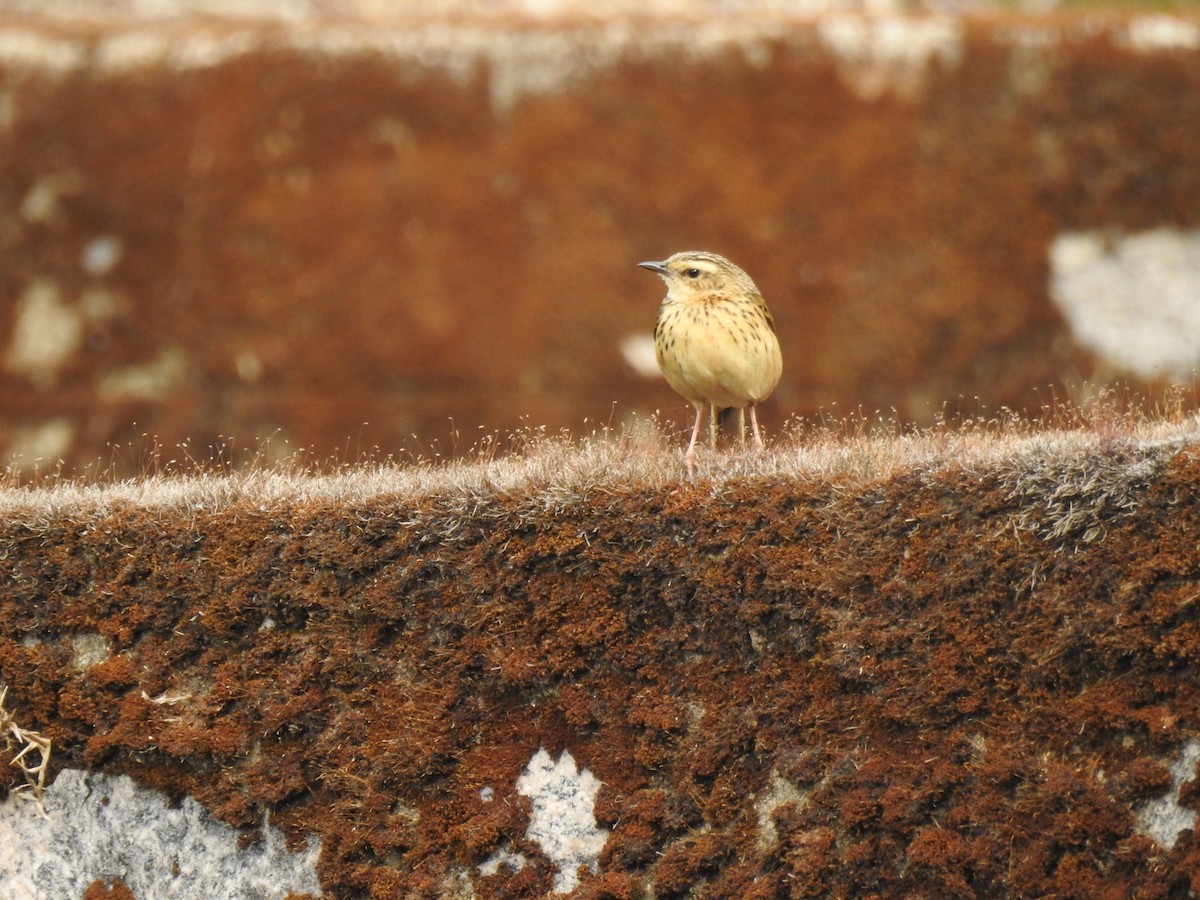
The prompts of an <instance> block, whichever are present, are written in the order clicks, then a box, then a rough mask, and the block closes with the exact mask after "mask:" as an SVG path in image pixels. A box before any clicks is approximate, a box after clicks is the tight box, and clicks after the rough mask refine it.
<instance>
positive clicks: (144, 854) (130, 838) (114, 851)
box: [0, 769, 321, 900]
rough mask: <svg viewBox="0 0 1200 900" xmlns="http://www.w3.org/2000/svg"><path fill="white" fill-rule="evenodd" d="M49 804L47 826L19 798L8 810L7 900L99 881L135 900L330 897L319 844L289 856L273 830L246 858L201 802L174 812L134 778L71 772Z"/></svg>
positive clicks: (63, 893)
mask: <svg viewBox="0 0 1200 900" xmlns="http://www.w3.org/2000/svg"><path fill="white" fill-rule="evenodd" d="M44 804H45V813H46V814H45V817H42V816H40V815H38V814H37V813H36V811H35V810H33V809H31V808H30V805H29V804H25V803H20V802H18V801H17V800H15V799H13V798H10V799H8V800H6V801H4V802H3V803H0V833H2V834H4V835H5V839H4V840H3V841H0V883H3V884H4V885H6V890H5V896H6V897H20V898H26V897H28V898H43V897H45V898H50V897H81V896H83V893H84V891H85V890H86V889H87V887H88V885H90V884H91V883H92V882H93V881H96V880H97V879H102V880H106V881H108V880H113V879H120V880H121V881H122V882H123V883H124V884H125V885H126V886H127V887H128V888H129V890H130V891H131V892H132V893H133V895H134V896H135V897H173V898H176V900H193V898H194V900H208V898H210V897H213V896H216V895H218V894H219V895H220V896H223V897H258V898H264V900H266V898H276V897H278V898H283V897H285V896H287V895H288V894H289V893H310V894H314V895H320V893H321V886H320V883H319V882H318V880H317V874H316V861H317V856H318V855H319V853H320V845H319V843H318V842H317V841H316V840H315V839H312V838H310V839H309V841H308V846H307V849H306V850H305V851H304V852H302V853H289V852H288V851H287V848H286V847H285V846H284V840H283V835H282V834H281V833H280V832H279V831H278V830H277V829H275V828H272V827H270V826H266V827H264V828H263V841H262V843H261V844H259V845H257V846H253V847H249V848H247V849H244V850H241V849H238V846H237V838H238V832H237V831H236V829H233V828H231V827H229V826H228V825H224V824H222V823H220V822H217V821H216V820H215V819H213V818H212V817H211V816H210V815H209V814H208V813H207V812H206V811H205V810H204V808H203V807H202V806H200V804H199V803H197V802H196V801H195V800H192V799H191V798H185V799H184V801H183V803H182V804H180V805H179V807H178V808H175V809H172V808H170V807H168V805H167V801H166V798H165V797H164V796H163V795H162V794H160V793H158V792H157V791H152V790H149V789H147V788H142V787H139V786H138V785H137V784H135V783H134V782H133V781H132V780H131V779H129V778H126V777H125V776H113V775H104V774H101V773H92V774H88V773H87V772H82V771H79V770H75V769H67V770H65V771H63V772H61V773H60V774H59V776H58V778H57V779H56V780H55V781H54V783H53V784H52V785H50V786H49V787H48V788H46V791H45V797H44ZM214 891H215V892H216V893H214Z"/></svg>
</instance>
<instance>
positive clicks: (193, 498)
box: [0, 411, 1200, 541]
mask: <svg viewBox="0 0 1200 900" xmlns="http://www.w3.org/2000/svg"><path fill="white" fill-rule="evenodd" d="M1056 418H1057V420H1058V421H1060V422H1062V421H1063V420H1064V419H1065V420H1066V423H1065V425H1060V426H1058V427H1047V426H1046V425H1045V424H1044V423H1040V422H1033V421H1029V420H1024V419H1020V418H1019V417H1017V416H1015V415H1011V414H1007V413H1005V414H1002V415H998V416H995V417H992V418H989V419H983V418H975V419H968V420H964V421H961V422H957V423H955V424H953V425H948V424H940V425H937V426H934V427H931V428H927V429H912V428H905V427H903V426H900V425H898V424H897V423H896V422H895V421H893V420H889V419H886V418H884V417H882V416H876V417H874V418H865V417H852V418H848V419H844V420H840V421H836V422H830V421H825V422H822V423H820V424H818V425H811V424H793V425H792V426H791V427H789V428H788V429H787V430H786V431H785V433H784V434H783V435H782V436H780V437H779V438H778V439H777V440H775V441H774V442H772V444H771V445H770V446H769V448H768V451H767V452H765V453H744V452H740V451H738V450H736V449H734V450H726V451H722V452H718V453H717V454H715V455H714V454H712V453H710V452H701V453H700V454H699V455H698V460H697V470H698V475H699V477H698V479H697V481H696V483H695V484H694V485H689V483H688V481H687V477H686V467H685V465H684V458H683V442H682V441H681V440H680V436H679V434H678V433H674V432H673V431H671V430H670V429H669V428H667V427H665V426H663V425H662V424H661V423H660V422H659V421H658V420H656V419H649V420H638V421H634V422H633V423H631V424H629V425H626V426H624V427H623V428H620V429H612V428H603V429H600V430H598V431H596V432H593V433H592V434H589V435H586V436H583V437H578V438H577V437H572V436H570V435H567V434H558V435H547V434H545V433H544V432H541V431H538V430H531V431H527V432H524V433H521V434H518V435H515V436H510V437H509V438H508V440H507V445H508V446H511V447H513V448H514V449H512V450H510V451H507V452H500V451H499V450H498V449H497V448H499V447H500V446H501V441H500V440H499V439H491V440H488V439H485V440H484V441H482V442H480V444H478V445H477V446H476V447H475V448H474V449H473V450H472V452H471V453H470V454H469V455H468V456H467V457H465V458H462V459H453V460H432V461H430V460H422V459H419V458H418V459H414V460H413V461H412V462H409V463H403V464H402V463H398V462H395V461H394V460H391V459H389V460H387V461H385V462H382V463H359V464H338V465H309V464H305V463H303V462H298V461H296V459H294V458H293V459H290V460H284V461H282V462H274V463H269V462H259V463H255V464H252V465H249V466H246V467H243V468H232V467H230V466H228V465H226V464H223V463H220V464H218V463H214V464H212V465H206V464H204V463H202V462H199V463H198V462H195V461H194V460H191V459H189V460H188V464H187V465H186V466H180V467H178V468H171V469H168V470H166V471H161V472H157V473H155V474H150V475H148V476H145V477H141V478H133V479H126V480H103V479H101V480H84V479H70V478H60V477H58V476H55V477H52V478H43V479H41V480H38V481H35V482H33V483H20V482H19V481H18V479H17V477H16V476H14V475H10V476H9V477H8V481H7V484H4V483H2V482H0V515H2V516H5V517H6V518H8V519H9V520H10V521H20V522H23V523H25V524H26V525H28V526H30V527H34V528H36V527H37V526H38V525H39V523H41V524H45V523H48V522H50V521H54V520H59V519H62V518H64V517H65V518H67V519H78V518H81V517H91V516H96V515H103V514H105V513H107V512H109V511H112V510H115V509H119V508H123V507H129V506H136V507H138V508H141V509H145V510H150V511H155V510H158V511H161V512H164V513H171V514H177V513H179V512H183V513H184V514H188V513H191V514H200V513H204V512H208V511H214V510H221V509H230V508H235V509H239V510H245V511H247V512H257V513H270V512H271V511H272V510H277V509H280V508H282V507H286V506H296V505H305V504H309V503H327V502H336V503H347V504H362V503H365V502H372V503H381V502H382V503H395V504H397V505H416V506H418V507H421V508H427V507H429V506H431V505H432V506H436V507H437V508H438V510H439V512H440V513H442V514H444V515H454V514H456V513H463V514H468V513H474V512H478V511H479V509H480V508H482V507H483V506H485V505H486V504H488V503H490V502H491V501H493V500H495V499H496V498H499V497H507V498H512V497H518V498H520V499H522V500H523V501H525V502H524V503H523V504H522V505H524V506H527V507H528V508H529V511H530V512H531V513H532V512H545V511H551V512H552V511H555V510H557V509H562V508H564V507H565V506H567V505H570V504H572V503H576V502H578V501H579V500H581V499H582V498H585V497H587V496H590V495H593V494H595V493H597V492H605V493H615V492H622V493H626V492H629V491H637V490H663V489H694V490H706V491H710V492H711V493H712V494H713V495H714V496H715V495H719V494H720V493H721V492H722V490H723V489H724V488H725V487H726V486H728V485H730V484H732V483H735V482H742V481H745V480H755V479H765V480H769V481H773V482H778V481H781V480H798V481H807V482H812V481H838V482H841V483H843V484H847V485H854V484H860V485H861V484H865V483H868V482H873V481H879V480H884V479H889V478H892V477H895V476H897V475H900V474H905V473H917V474H919V475H922V476H929V477H932V476H935V475H936V474H937V473H938V472H941V471H947V470H954V471H968V472H972V473H979V474H983V473H985V472H990V473H992V474H993V475H995V476H996V477H998V478H1000V479H1001V481H1002V482H1003V483H1004V484H1005V485H1006V486H1007V487H1008V489H1009V491H1010V493H1011V496H1012V497H1014V498H1016V499H1025V500H1029V501H1030V503H1034V504H1042V505H1043V506H1044V509H1043V511H1042V512H1041V513H1037V514H1035V513H1034V512H1033V511H1031V512H1030V514H1029V516H1028V518H1027V520H1026V521H1025V523H1024V524H1025V526H1026V527H1027V529H1028V530H1029V531H1031V532H1035V533H1037V534H1039V535H1041V536H1043V537H1046V538H1048V539H1052V540H1056V541H1071V540H1074V541H1088V540H1091V539H1093V538H1094V537H1095V535H1096V534H1097V532H1096V531H1095V529H1096V528H1097V527H1098V526H1097V522H1098V521H1099V520H1100V519H1101V518H1103V517H1104V515H1105V514H1108V513H1114V512H1115V513H1119V512H1120V511H1121V510H1122V509H1125V508H1127V507H1128V505H1129V504H1130V503H1131V502H1132V500H1131V499H1130V498H1131V497H1132V490H1133V488H1134V487H1136V485H1137V484H1139V483H1142V482H1144V480H1145V479H1146V478H1147V477H1148V476H1149V475H1150V474H1152V473H1153V470H1154V468H1155V467H1156V462H1155V461H1156V460H1160V459H1164V458H1166V456H1167V455H1169V454H1170V453H1173V452H1176V451H1178V450H1179V449H1183V448H1184V447H1186V446H1189V445H1193V444H1196V443H1197V442H1198V440H1200V427H1198V421H1200V420H1198V418H1197V416H1196V415H1195V414H1186V415H1185V414H1182V413H1180V414H1177V415H1172V416H1160V417H1155V418H1151V417H1149V416H1145V415H1140V414H1136V415H1135V414H1127V413H1125V412H1120V413H1119V414H1116V415H1114V414H1111V411H1101V413H1088V414H1085V413H1084V412H1080V411H1072V413H1071V416H1070V417H1064V416H1063V415H1062V414H1061V413H1057V414H1056Z"/></svg>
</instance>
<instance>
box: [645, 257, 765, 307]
mask: <svg viewBox="0 0 1200 900" xmlns="http://www.w3.org/2000/svg"><path fill="white" fill-rule="evenodd" d="M638 265H639V266H641V267H642V268H643V269H649V270H650V271H651V272H653V273H654V274H655V275H657V276H658V277H659V278H661V279H662V280H663V281H665V282H666V283H667V299H668V300H686V299H688V298H689V297H696V296H702V295H705V294H712V293H718V292H726V293H736V294H745V293H753V294H757V293H758V288H757V287H755V285H754V282H753V281H751V280H750V276H749V275H747V274H746V273H745V272H743V271H742V270H741V269H739V268H738V267H737V266H735V265H734V264H733V263H731V262H730V261H729V260H727V259H726V258H725V257H723V256H718V255H717V254H715V253H704V252H702V251H698V250H685V251H683V252H682V253H676V254H675V255H674V256H669V257H667V258H666V259H664V260H663V261H662V262H642V263H638Z"/></svg>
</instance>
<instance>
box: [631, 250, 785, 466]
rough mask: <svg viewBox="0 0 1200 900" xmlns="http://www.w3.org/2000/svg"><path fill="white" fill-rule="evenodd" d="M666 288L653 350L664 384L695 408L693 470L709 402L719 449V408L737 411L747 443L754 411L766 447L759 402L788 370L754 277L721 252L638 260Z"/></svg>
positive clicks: (754, 426)
mask: <svg viewBox="0 0 1200 900" xmlns="http://www.w3.org/2000/svg"><path fill="white" fill-rule="evenodd" d="M638 265H639V266H641V267H642V268H643V269H648V270H649V271H651V272H653V273H655V274H656V275H658V276H659V277H660V278H661V279H662V280H663V281H664V282H666V285H667V295H666V297H664V298H663V301H662V306H661V307H660V308H659V312H658V322H657V323H656V324H655V326H654V355H655V358H656V359H657V361H658V367H659V369H661V370H662V373H663V376H664V377H665V378H666V379H667V384H669V385H670V386H671V388H672V389H673V390H674V391H675V392H676V393H677V394H679V395H680V396H682V397H683V398H684V399H685V400H687V401H688V402H689V403H691V404H692V405H693V406H694V407H695V408H696V421H695V423H694V424H693V425H692V439H691V441H690V442H689V443H688V448H687V455H686V457H685V458H686V460H687V467H688V475H689V477H691V476H692V475H693V474H694V469H693V466H694V461H695V457H696V439H697V438H698V437H699V435H700V423H701V421H702V420H703V418H704V407H705V406H707V407H708V408H709V411H710V415H709V445H710V446H711V448H712V449H713V450H716V447H717V423H718V416H719V414H720V411H721V410H722V409H730V408H733V409H737V410H739V416H741V423H742V427H741V437H742V443H743V445H744V444H745V440H746V434H745V418H744V411H745V410H749V411H750V427H751V430H752V431H753V433H754V446H755V447H756V448H757V449H759V450H761V449H762V448H763V440H762V433H761V432H760V431H759V428H758V416H757V415H756V413H755V407H756V406H757V405H758V404H759V403H761V402H762V401H763V400H766V399H767V397H769V396H770V394H771V392H772V391H773V390H775V386H776V385H778V384H779V379H780V377H781V376H782V374H783V356H782V354H781V352H780V349H779V338H778V337H777V336H776V334H775V321H774V319H772V318H771V312H770V310H768V309H767V304H766V301H764V300H763V298H762V294H761V293H760V292H759V290H758V287H757V286H756V285H755V284H754V282H753V280H751V278H750V276H749V275H747V274H746V273H745V272H744V271H742V270H741V269H740V268H738V267H737V266H736V265H734V264H733V263H732V262H730V261H729V260H728V259H726V258H725V257H723V256H718V255H717V254H716V253H706V252H703V251H698V250H686V251H684V252H682V253H676V254H674V255H673V256H669V257H667V258H666V259H664V260H663V261H662V262H641V263H638Z"/></svg>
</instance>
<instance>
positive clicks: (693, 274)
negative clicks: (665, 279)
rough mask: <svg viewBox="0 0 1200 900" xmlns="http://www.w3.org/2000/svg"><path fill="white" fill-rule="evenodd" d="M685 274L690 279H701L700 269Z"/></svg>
mask: <svg viewBox="0 0 1200 900" xmlns="http://www.w3.org/2000/svg"><path fill="white" fill-rule="evenodd" d="M684 274H685V275H687V277H688V278H699V277H700V270H699V269H688V270H687V271H686V272H684Z"/></svg>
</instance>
